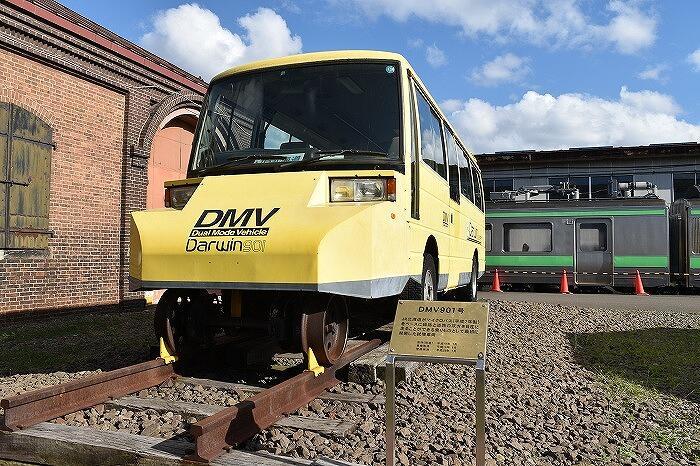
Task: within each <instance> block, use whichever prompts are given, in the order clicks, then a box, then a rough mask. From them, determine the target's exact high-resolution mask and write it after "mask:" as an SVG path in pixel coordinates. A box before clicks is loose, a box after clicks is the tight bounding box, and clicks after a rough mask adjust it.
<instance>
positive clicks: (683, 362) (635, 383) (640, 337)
mask: <svg viewBox="0 0 700 466" xmlns="http://www.w3.org/2000/svg"><path fill="white" fill-rule="evenodd" d="M568 337H569V341H570V343H571V346H572V349H573V352H574V358H575V359H576V362H577V363H579V364H581V365H583V366H584V367H587V368H589V369H591V370H593V371H595V372H598V373H601V374H603V375H604V377H605V378H606V379H608V380H607V383H608V385H610V387H611V389H612V390H617V391H619V392H623V393H627V394H629V395H631V396H640V397H648V396H653V394H654V392H655V391H659V392H664V393H667V394H671V395H674V396H678V397H682V398H686V399H688V400H691V401H695V402H700V351H698V348H700V330H697V329H669V328H653V329H642V330H631V331H623V332H601V333H572V334H569V335H568Z"/></svg>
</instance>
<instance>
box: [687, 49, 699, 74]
mask: <svg viewBox="0 0 700 466" xmlns="http://www.w3.org/2000/svg"><path fill="white" fill-rule="evenodd" d="M688 63H690V64H691V65H693V67H694V68H695V71H697V72H700V49H697V50H696V51H695V52H693V53H691V54H690V55H688Z"/></svg>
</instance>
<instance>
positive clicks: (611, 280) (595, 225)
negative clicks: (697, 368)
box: [481, 196, 700, 287]
mask: <svg viewBox="0 0 700 466" xmlns="http://www.w3.org/2000/svg"><path fill="white" fill-rule="evenodd" d="M698 208H699V207H696V209H695V210H694V211H693V212H695V213H698V212H699V211H698ZM693 264H695V265H700V264H697V262H693ZM670 265H671V264H670V254H669V216H668V207H667V206H666V204H665V202H664V201H663V200H662V199H659V198H657V197H654V196H649V197H638V198H634V197H633V198H630V197H619V198H612V199H571V200H549V201H535V200H525V201H514V200H507V201H500V202H488V203H487V204H486V269H487V270H486V273H485V275H484V276H483V277H482V279H481V281H482V283H491V280H492V279H493V273H494V271H495V270H496V269H498V271H499V278H500V280H501V283H502V284H504V283H505V284H558V283H559V281H560V280H561V276H562V273H563V271H564V270H566V273H567V275H568V278H569V284H573V285H579V286H620V287H627V286H633V284H634V278H635V275H636V271H637V270H639V272H640V274H641V275H642V278H643V281H644V286H645V287H660V286H667V285H669V284H670Z"/></svg>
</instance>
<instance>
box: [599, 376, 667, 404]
mask: <svg viewBox="0 0 700 466" xmlns="http://www.w3.org/2000/svg"><path fill="white" fill-rule="evenodd" d="M599 378H600V380H601V382H602V383H603V386H604V387H605V389H606V390H607V391H608V393H610V394H611V395H613V396H616V397H619V398H624V399H627V400H630V401H644V400H649V399H653V398H658V396H659V392H658V391H657V390H655V389H653V388H646V387H644V386H642V385H640V384H638V383H635V382H632V381H630V380H628V379H626V378H624V377H620V376H619V375H616V374H614V373H610V372H608V373H601V374H600V375H599Z"/></svg>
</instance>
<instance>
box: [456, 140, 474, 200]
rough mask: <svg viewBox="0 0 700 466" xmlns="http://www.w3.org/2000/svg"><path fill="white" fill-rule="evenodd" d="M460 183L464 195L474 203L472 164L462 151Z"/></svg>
mask: <svg viewBox="0 0 700 466" xmlns="http://www.w3.org/2000/svg"><path fill="white" fill-rule="evenodd" d="M459 181H460V187H461V190H462V195H463V196H464V197H466V198H467V199H469V201H470V202H472V203H473V202H474V182H473V179H472V162H471V160H469V157H468V156H467V154H465V153H464V151H462V155H460V157H459Z"/></svg>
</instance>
